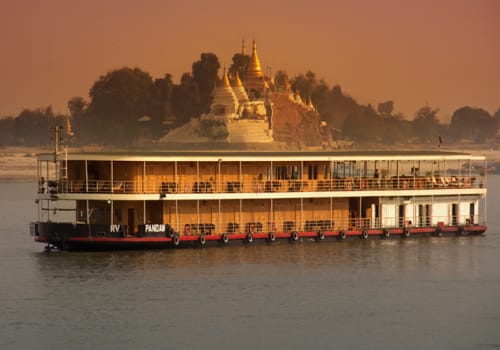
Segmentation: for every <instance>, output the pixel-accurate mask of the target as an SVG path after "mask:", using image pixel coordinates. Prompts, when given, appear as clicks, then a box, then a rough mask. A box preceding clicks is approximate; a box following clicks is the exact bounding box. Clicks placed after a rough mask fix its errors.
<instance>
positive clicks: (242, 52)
mask: <svg viewBox="0 0 500 350" xmlns="http://www.w3.org/2000/svg"><path fill="white" fill-rule="evenodd" d="M241 54H242V55H243V56H245V55H246V50H245V37H243V39H242V40H241Z"/></svg>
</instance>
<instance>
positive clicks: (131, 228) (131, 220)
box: [127, 208, 135, 234]
mask: <svg viewBox="0 0 500 350" xmlns="http://www.w3.org/2000/svg"><path fill="white" fill-rule="evenodd" d="M127 216H128V233H129V234H133V233H134V232H135V210H134V208H128V212H127Z"/></svg>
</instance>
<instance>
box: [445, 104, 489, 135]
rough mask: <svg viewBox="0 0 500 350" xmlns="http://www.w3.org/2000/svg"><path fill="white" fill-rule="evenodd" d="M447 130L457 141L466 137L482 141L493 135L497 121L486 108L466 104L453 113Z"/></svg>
mask: <svg viewBox="0 0 500 350" xmlns="http://www.w3.org/2000/svg"><path fill="white" fill-rule="evenodd" d="M449 131H450V136H452V137H453V138H455V140H457V141H459V140H462V139H468V140H473V141H474V142H475V143H483V142H485V141H487V140H488V139H490V138H493V137H494V136H495V134H496V131H497V122H496V120H495V119H494V118H493V117H492V116H491V115H490V114H489V113H488V112H487V111H486V110H484V109H482V108H473V107H468V106H466V107H461V108H459V109H457V110H456V111H455V112H454V113H453V115H452V117H451V123H450V129H449Z"/></svg>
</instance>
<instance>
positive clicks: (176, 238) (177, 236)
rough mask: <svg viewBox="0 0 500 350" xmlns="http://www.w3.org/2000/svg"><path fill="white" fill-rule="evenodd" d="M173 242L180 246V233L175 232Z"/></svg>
mask: <svg viewBox="0 0 500 350" xmlns="http://www.w3.org/2000/svg"><path fill="white" fill-rule="evenodd" d="M172 243H174V246H176V247H177V246H178V245H179V244H180V243H181V240H180V239H179V235H177V234H174V236H173V237H172Z"/></svg>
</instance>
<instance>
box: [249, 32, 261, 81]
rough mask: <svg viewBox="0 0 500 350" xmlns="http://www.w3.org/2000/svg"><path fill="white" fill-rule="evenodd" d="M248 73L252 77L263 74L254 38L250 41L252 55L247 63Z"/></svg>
mask: <svg viewBox="0 0 500 350" xmlns="http://www.w3.org/2000/svg"><path fill="white" fill-rule="evenodd" d="M248 74H249V75H250V76H253V77H262V76H263V75H264V74H263V73H262V68H261V66H260V60H259V56H258V55H257V43H256V42H255V39H253V43H252V56H251V57H250V62H249V64H248Z"/></svg>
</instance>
